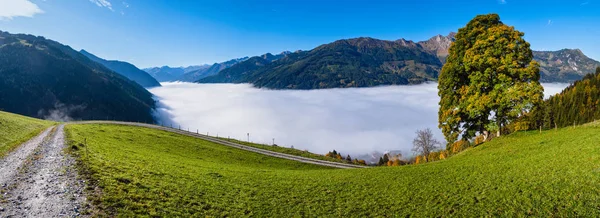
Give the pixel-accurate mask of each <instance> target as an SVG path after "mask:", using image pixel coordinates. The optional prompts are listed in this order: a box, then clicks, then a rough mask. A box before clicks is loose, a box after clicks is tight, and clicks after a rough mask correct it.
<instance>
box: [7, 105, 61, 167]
mask: <svg viewBox="0 0 600 218" xmlns="http://www.w3.org/2000/svg"><path fill="white" fill-rule="evenodd" d="M52 124H53V122H50V121H45V120H39V119H35V118H30V117H25V116H21V115H16V114H12V113H7V112H3V111H0V157H3V156H4V155H6V154H7V153H8V152H10V151H11V150H12V149H14V148H16V147H17V146H18V145H20V144H22V143H23V142H26V141H27V140H29V139H30V138H32V137H34V136H36V135H37V134H39V133H40V132H41V131H43V130H44V129H46V128H47V127H49V126H51V125H52Z"/></svg>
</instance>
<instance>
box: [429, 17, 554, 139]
mask: <svg viewBox="0 0 600 218" xmlns="http://www.w3.org/2000/svg"><path fill="white" fill-rule="evenodd" d="M523 35H524V34H523V33H522V32H519V31H517V30H515V29H514V27H511V26H507V25H505V24H504V23H502V22H501V21H500V17H499V16H498V15H497V14H488V15H479V16H476V17H475V18H474V19H473V20H471V21H470V22H469V23H468V24H467V26H465V27H463V28H461V29H459V31H458V33H457V34H456V41H455V42H454V43H453V44H452V45H451V46H450V51H449V55H448V58H447V62H446V64H445V65H444V67H443V68H442V71H441V73H440V76H439V81H438V89H439V92H438V95H439V96H440V97H441V99H440V103H439V105H440V110H439V126H440V128H441V129H442V132H443V133H444V136H445V138H446V141H447V142H448V143H452V142H454V141H456V140H458V138H459V137H462V138H463V139H468V138H472V137H474V136H475V135H476V134H477V133H480V134H482V135H484V136H485V137H486V138H487V137H488V133H489V132H497V133H498V134H500V131H501V130H502V128H503V127H504V126H506V125H507V124H508V123H510V122H511V121H513V120H515V119H517V118H519V117H520V116H522V115H523V114H525V113H527V112H528V111H529V110H531V109H532V108H533V107H535V106H537V105H539V104H540V103H541V102H542V97H543V88H542V86H541V85H540V83H539V78H540V74H539V65H538V63H537V62H535V61H533V54H532V51H531V49H530V46H529V43H528V42H526V41H525V40H524V39H523V38H522V37H523Z"/></svg>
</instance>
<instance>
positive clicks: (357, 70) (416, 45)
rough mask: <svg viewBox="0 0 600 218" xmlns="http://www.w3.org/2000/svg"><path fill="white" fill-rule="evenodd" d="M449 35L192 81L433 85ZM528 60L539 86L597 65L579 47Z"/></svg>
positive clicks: (292, 58)
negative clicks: (535, 68) (537, 69)
mask: <svg viewBox="0 0 600 218" xmlns="http://www.w3.org/2000/svg"><path fill="white" fill-rule="evenodd" d="M455 35H456V33H455V32H450V33H449V34H448V35H446V36H443V35H436V36H433V37H431V38H429V39H428V40H424V41H420V42H414V41H412V40H406V39H403V38H401V39H398V40H394V41H392V40H380V39H375V38H371V37H358V38H351V39H341V40H336V41H334V42H331V43H327V44H323V45H319V46H317V47H315V48H314V49H312V50H309V51H300V52H294V53H291V54H289V55H286V57H285V58H282V59H280V60H277V61H273V62H271V63H260V64H254V66H255V67H252V68H248V67H231V68H229V69H226V70H223V71H220V72H219V73H217V74H216V75H213V76H208V77H206V78H203V79H200V80H198V81H197V82H199V83H252V84H253V85H254V86H256V87H265V88H270V89H322V88H346V87H371V86H378V85H405V84H418V83H422V82H426V81H435V80H437V76H438V74H439V72H440V70H441V68H442V66H443V63H445V60H446V57H447V56H448V49H449V48H450V46H451V44H452V42H454V37H455ZM431 56H433V57H435V59H437V61H434V60H433V58H432V57H431ZM534 59H535V60H536V61H537V62H538V63H540V72H541V79H540V81H541V82H573V81H575V80H578V79H581V78H582V77H583V76H584V75H586V74H589V73H593V72H594V70H595V67H596V66H600V62H598V61H595V60H593V59H591V58H589V57H587V56H585V54H583V52H581V50H579V49H577V50H568V49H563V50H559V51H552V52H538V51H534ZM253 61H257V59H254V60H253ZM240 63H244V62H240ZM251 65H252V64H247V66H251ZM258 65H260V67H257V66H258ZM234 66H235V65H234Z"/></svg>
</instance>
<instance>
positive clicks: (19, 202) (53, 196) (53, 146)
mask: <svg viewBox="0 0 600 218" xmlns="http://www.w3.org/2000/svg"><path fill="white" fill-rule="evenodd" d="M63 127H64V125H60V126H57V127H52V128H49V129H47V130H45V131H44V132H43V133H42V134H40V135H38V136H37V137H34V138H33V139H31V140H29V141H28V142H26V143H24V144H23V145H21V147H19V148H18V149H17V150H15V151H14V152H12V153H10V154H8V156H7V157H6V158H4V159H3V160H0V185H1V186H2V187H3V188H1V191H2V197H0V207H1V208H0V217H76V216H80V211H81V210H82V209H81V207H82V205H83V204H84V202H85V197H84V195H83V187H84V183H83V181H82V180H79V179H78V176H77V171H76V169H75V160H74V159H73V158H72V157H70V156H69V155H67V154H65V153H64V151H63V150H64V146H65V136H64V130H63Z"/></svg>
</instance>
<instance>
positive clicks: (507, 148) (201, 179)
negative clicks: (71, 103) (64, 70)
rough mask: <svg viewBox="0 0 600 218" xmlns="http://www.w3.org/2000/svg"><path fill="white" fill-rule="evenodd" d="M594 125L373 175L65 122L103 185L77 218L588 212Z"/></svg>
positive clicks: (86, 168)
mask: <svg viewBox="0 0 600 218" xmlns="http://www.w3.org/2000/svg"><path fill="white" fill-rule="evenodd" d="M3 116H15V115H3ZM598 128H599V125H597V124H589V125H585V126H578V127H567V128H562V129H558V130H547V131H543V132H541V133H540V132H539V131H530V132H520V133H515V134H511V135H510V136H506V137H503V138H500V139H497V140H494V141H492V142H489V143H485V144H484V145H482V146H479V147H476V148H472V149H468V150H467V151H465V152H462V153H461V154H459V155H456V156H453V157H451V158H449V159H447V160H443V161H438V162H434V163H429V164H423V165H411V166H405V167H382V168H371V169H331V168H327V167H325V168H324V167H320V166H317V165H309V164H305V163H300V162H294V161H289V160H284V159H279V158H273V157H267V156H263V155H260V154H256V153H251V152H247V151H243V150H239V149H236V148H231V147H227V146H222V145H217V144H212V143H210V142H208V141H204V140H201V139H196V138H193V137H189V136H185V135H179V134H176V133H171V132H165V131H161V130H155V129H149V128H144V127H135V126H122V125H107V124H67V125H66V126H65V134H66V137H67V143H68V147H69V149H68V152H70V153H71V154H73V155H75V157H76V158H77V160H78V163H79V164H78V165H77V167H78V168H79V170H78V171H79V172H83V173H85V174H84V175H83V178H88V179H92V180H93V181H97V182H94V183H87V184H86V185H87V186H88V187H90V186H91V188H87V190H98V189H99V190H102V194H101V195H98V194H97V193H98V192H87V193H88V194H89V196H88V198H89V199H90V200H91V202H97V203H96V204H95V207H96V208H92V209H90V210H82V211H81V212H82V214H84V215H85V214H89V213H92V214H96V215H102V214H104V215H111V214H120V215H127V216H286V215H290V214H292V215H298V216H309V215H310V216H330V215H332V213H334V214H335V216H338V215H339V216H343V215H360V216H385V215H386V214H388V213H393V214H398V215H403V216H405V215H415V216H430V215H435V214H440V213H444V214H450V215H452V216H467V215H480V216H501V215H507V214H512V215H522V216H544V215H549V214H551V215H557V216H578V215H579V216H593V215H594V214H597V210H596V209H595V208H596V207H597V206H598V205H596V204H595V202H596V201H594V200H593V199H595V196H597V195H598V194H600V190H598V189H596V188H595V187H596V186H595V185H593V184H595V183H597V182H600V181H599V180H600V177H599V176H598V175H597V169H598V168H599V167H600V165H598V164H597V162H598V160H600V156H598V155H596V154H598V153H599V152H598V151H597V150H598V148H597V147H596V146H593V144H594V143H593V142H594V141H597V140H600V139H597V137H598V134H595V133H596V132H597V131H598ZM59 130H60V129H59ZM134 132H135V134H133V133H134ZM540 147H543V148H544V149H540ZM442 172H443V173H442ZM475 181H476V182H475ZM284 190H285V191H284ZM9 193H13V192H9ZM94 193H96V194H94ZM548 196H552V197H548ZM382 198H383V199H387V200H385V201H382V200H380V199H382ZM0 205H2V206H3V207H5V206H6V205H4V204H0ZM423 205H427V207H423ZM5 208H8V207H5ZM266 208H268V209H266ZM372 208H380V209H378V210H373V209H372ZM9 210H10V209H9ZM332 211H333V212H332Z"/></svg>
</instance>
